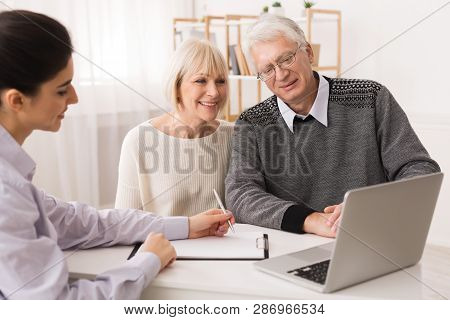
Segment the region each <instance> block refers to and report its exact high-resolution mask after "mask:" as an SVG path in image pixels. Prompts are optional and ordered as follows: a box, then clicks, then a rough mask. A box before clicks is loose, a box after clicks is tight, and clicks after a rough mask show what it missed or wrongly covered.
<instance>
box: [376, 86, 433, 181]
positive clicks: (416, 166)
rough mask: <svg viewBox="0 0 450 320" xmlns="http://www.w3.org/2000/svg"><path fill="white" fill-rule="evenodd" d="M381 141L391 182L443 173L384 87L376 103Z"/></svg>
mask: <svg viewBox="0 0 450 320" xmlns="http://www.w3.org/2000/svg"><path fill="white" fill-rule="evenodd" d="M375 112H376V126H377V140H378V145H379V147H380V155H381V161H382V162H383V166H384V169H385V173H386V177H387V178H388V180H389V181H392V180H399V179H404V178H409V177H413V176H417V175H423V174H428V173H434V172H439V171H440V168H439V165H438V164H437V162H436V161H434V160H433V159H431V158H430V156H429V154H428V152H427V150H426V149H425V148H424V146H423V145H422V143H421V142H420V140H419V138H418V137H417V135H416V133H415V132H414V130H413V128H412V127H411V124H410V123H409V121H408V118H407V116H406V114H405V112H404V111H403V110H402V108H401V107H400V105H399V104H398V103H397V101H396V100H395V99H394V97H393V96H392V94H391V93H390V92H389V90H388V89H387V88H385V87H383V86H382V87H381V90H380V91H379V92H378V95H377V100H376V110H375Z"/></svg>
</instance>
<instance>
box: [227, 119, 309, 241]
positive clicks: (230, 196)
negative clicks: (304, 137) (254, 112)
mask: <svg viewBox="0 0 450 320" xmlns="http://www.w3.org/2000/svg"><path fill="white" fill-rule="evenodd" d="M265 179H266V177H265V175H264V170H263V166H262V164H261V159H260V156H259V151H258V144H257V139H256V134H255V132H254V129H253V128H252V126H251V125H250V124H248V123H247V122H246V121H244V120H238V121H237V122H236V125H235V131H234V135H233V147H232V153H231V163H230V168H229V171H228V175H227V177H226V179H225V199H226V203H227V206H228V208H229V209H231V211H232V212H233V213H234V214H235V217H236V221H237V222H240V223H249V224H254V225H259V226H263V227H268V228H274V229H282V230H285V231H290V232H296V233H301V232H303V222H304V220H305V218H306V216H307V215H308V214H310V213H312V212H314V210H313V209H311V208H309V207H308V206H306V205H305V204H302V203H295V202H292V201H286V200H283V199H280V198H278V197H276V196H274V195H272V194H271V193H269V192H268V191H267V188H266V183H265Z"/></svg>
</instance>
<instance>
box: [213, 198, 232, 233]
mask: <svg viewBox="0 0 450 320" xmlns="http://www.w3.org/2000/svg"><path fill="white" fill-rule="evenodd" d="M213 192H214V196H215V197H216V200H217V202H218V203H219V206H220V209H222V211H223V213H225V214H227V212H226V211H225V207H224V206H223V203H222V200H220V197H219V195H218V194H217V191H216V189H213ZM227 222H228V225H229V226H230V229H231V230H232V231H233V232H234V233H236V231H234V228H233V225H232V224H231V222H230V220H227Z"/></svg>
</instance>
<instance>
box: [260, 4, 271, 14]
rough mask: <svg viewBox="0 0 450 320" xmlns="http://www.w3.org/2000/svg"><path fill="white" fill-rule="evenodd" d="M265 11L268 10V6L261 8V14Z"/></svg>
mask: <svg viewBox="0 0 450 320" xmlns="http://www.w3.org/2000/svg"><path fill="white" fill-rule="evenodd" d="M267 12H269V6H264V7H263V8H262V11H261V14H264V13H267Z"/></svg>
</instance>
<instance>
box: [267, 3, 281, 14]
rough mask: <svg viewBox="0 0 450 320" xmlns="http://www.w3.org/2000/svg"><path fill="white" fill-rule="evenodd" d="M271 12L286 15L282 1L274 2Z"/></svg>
mask: <svg viewBox="0 0 450 320" xmlns="http://www.w3.org/2000/svg"><path fill="white" fill-rule="evenodd" d="M269 13H271V14H277V15H280V16H284V8H283V7H282V6H281V3H280V2H278V1H276V2H274V3H272V6H271V7H270V8H269Z"/></svg>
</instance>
